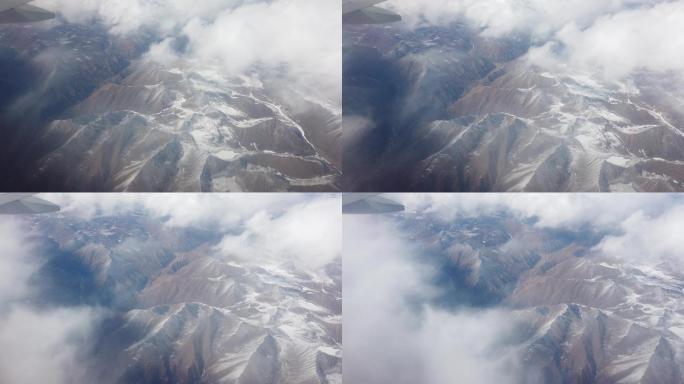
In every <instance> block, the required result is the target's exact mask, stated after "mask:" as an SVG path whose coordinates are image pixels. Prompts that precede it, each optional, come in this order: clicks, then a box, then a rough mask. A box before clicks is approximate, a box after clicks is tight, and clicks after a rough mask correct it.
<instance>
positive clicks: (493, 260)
mask: <svg viewBox="0 0 684 384" xmlns="http://www.w3.org/2000/svg"><path fill="white" fill-rule="evenodd" d="M399 227H400V228H401V231H402V233H404V234H405V235H406V236H407V239H410V240H411V241H412V242H415V241H419V243H418V244H419V249H421V253H422V256H421V258H420V260H418V261H419V262H420V263H424V264H428V265H433V266H435V268H436V271H438V272H437V273H436V274H435V276H434V281H432V284H434V285H435V287H437V288H438V289H439V292H441V293H440V295H439V296H438V297H437V298H436V299H435V302H434V304H433V305H438V306H440V307H447V308H453V309H455V310H459V309H463V308H478V309H491V308H498V309H499V310H503V311H505V313H507V319H508V320H507V321H508V322H509V323H510V324H512V325H513V328H512V329H513V331H512V334H510V335H508V334H506V335H505V336H502V338H503V339H501V340H498V341H497V343H496V345H495V348H496V349H497V351H499V352H498V353H497V354H496V355H497V356H500V359H502V360H503V361H506V362H507V364H509V365H508V366H509V369H508V372H509V374H508V376H509V377H510V378H511V382H521V383H522V382H525V383H549V382H591V383H617V382H620V383H681V382H682V381H683V380H684V365H683V364H682V361H683V360H682V353H684V333H683V330H684V275H683V274H682V273H681V272H680V270H679V268H678V267H677V265H676V264H675V263H673V262H667V261H663V260H658V259H655V258H654V259H652V260H653V261H648V260H649V257H648V255H644V259H643V261H641V262H635V261H634V260H631V259H629V258H623V257H620V256H615V255H612V256H609V255H606V254H604V253H602V252H601V251H600V248H597V247H596V245H597V244H599V242H600V241H601V239H602V238H604V236H606V235H608V234H609V233H608V232H605V231H602V230H597V229H596V228H586V227H585V228H580V229H570V228H569V229H567V230H566V229H563V230H560V229H550V228H546V229H545V228H541V227H538V226H535V225H534V222H533V221H529V220H521V219H520V218H517V217H514V216H511V215H508V214H506V213H503V212H502V213H500V214H496V215H483V216H480V217H477V218H472V217H471V218H468V217H464V218H459V219H456V220H453V221H450V222H448V223H447V222H444V221H441V220H435V219H434V217H430V216H422V215H418V216H416V215H413V216H411V217H408V218H402V219H400V222H399Z"/></svg>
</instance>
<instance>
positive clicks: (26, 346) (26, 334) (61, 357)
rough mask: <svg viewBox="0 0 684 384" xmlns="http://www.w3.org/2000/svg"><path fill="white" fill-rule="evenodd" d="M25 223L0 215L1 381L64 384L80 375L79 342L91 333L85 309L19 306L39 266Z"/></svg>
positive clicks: (89, 314) (89, 313) (91, 314)
mask: <svg viewBox="0 0 684 384" xmlns="http://www.w3.org/2000/svg"><path fill="white" fill-rule="evenodd" d="M30 233H31V231H30V229H29V228H28V227H27V226H26V223H25V222H23V221H21V220H20V219H18V218H17V217H13V216H0V348H1V349H2V350H3V357H2V359H0V382H2V383H16V384H30V383H47V384H63V383H64V384H66V383H70V382H74V377H75V376H74V375H81V374H82V373H83V371H82V369H81V367H82V366H83V364H82V362H80V361H77V355H78V343H79V341H80V340H81V338H82V337H86V335H87V334H88V333H89V332H90V326H91V325H92V324H93V321H94V312H93V311H91V310H87V309H58V310H44V311H38V310H35V309H33V308H31V307H29V306H27V305H24V304H22V303H23V302H24V301H25V300H26V299H27V298H28V297H30V294H31V288H30V285H29V282H28V280H29V278H30V277H31V275H32V274H33V273H35V272H36V271H37V269H38V268H39V267H40V260H39V258H38V254H37V252H38V248H37V247H36V245H35V244H34V241H35V239H33V238H32V237H31V236H30Z"/></svg>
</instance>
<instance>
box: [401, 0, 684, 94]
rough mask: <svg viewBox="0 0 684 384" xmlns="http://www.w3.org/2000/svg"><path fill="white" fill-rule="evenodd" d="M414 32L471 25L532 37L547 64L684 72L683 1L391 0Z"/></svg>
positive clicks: (617, 75)
mask: <svg viewBox="0 0 684 384" xmlns="http://www.w3.org/2000/svg"><path fill="white" fill-rule="evenodd" d="M390 4H391V6H393V7H394V8H395V9H396V10H397V11H398V12H400V13H402V14H403V15H404V16H405V18H406V19H407V23H408V25H409V26H411V27H416V26H422V25H445V24H448V23H451V22H454V21H457V20H458V21H464V22H467V23H469V24H470V25H472V26H473V27H474V28H477V29H479V30H480V31H481V34H482V35H483V36H485V37H503V36H506V35H510V34H513V33H522V34H529V35H530V36H531V37H532V38H533V40H534V41H535V42H536V43H537V44H539V45H540V47H537V48H533V49H532V50H531V52H530V54H529V58H530V60H531V61H532V62H533V63H535V64H538V65H541V66H545V67H548V66H553V67H554V68H555V69H558V66H566V67H567V68H569V69H570V70H571V71H578V70H579V71H589V72H599V74H601V75H604V76H605V77H606V78H607V79H608V80H621V79H622V78H624V77H627V76H629V75H631V74H633V73H635V72H637V71H641V70H646V71H653V72H658V73H663V72H668V71H676V72H678V73H682V72H683V71H684V64H683V63H682V60H681V53H680V52H682V50H684V23H682V21H683V20H684V2H682V1H679V0H675V1H673V0H609V1H595V0H458V1H452V0H431V1H415V0H392V1H391V2H390Z"/></svg>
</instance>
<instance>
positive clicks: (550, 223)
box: [397, 193, 684, 228]
mask: <svg viewBox="0 0 684 384" xmlns="http://www.w3.org/2000/svg"><path fill="white" fill-rule="evenodd" d="M397 198H399V199H401V200H402V201H403V202H404V204H405V205H406V206H407V208H408V209H409V210H411V211H415V212H419V213H425V214H431V215H434V216H435V217H436V218H439V219H441V220H453V219H455V218H456V217H457V216H467V217H474V216H479V215H482V214H491V213H494V212H496V211H500V210H503V209H506V210H509V211H510V212H511V213H514V214H517V215H519V216H520V217H524V218H537V219H538V222H537V225H538V226H541V227H565V226H578V225H583V224H592V225H595V226H597V227H604V228H611V227H615V226H618V225H619V224H620V223H621V222H622V221H623V220H625V219H627V218H628V217H630V216H631V215H632V214H633V213H634V212H637V211H643V212H645V213H648V214H660V213H662V212H664V211H666V210H667V209H669V208H670V207H671V206H672V204H682V203H684V201H682V202H680V203H675V202H676V201H678V199H677V196H676V195H667V194H661V195H644V194H622V195H615V194H534V193H527V194H405V195H397Z"/></svg>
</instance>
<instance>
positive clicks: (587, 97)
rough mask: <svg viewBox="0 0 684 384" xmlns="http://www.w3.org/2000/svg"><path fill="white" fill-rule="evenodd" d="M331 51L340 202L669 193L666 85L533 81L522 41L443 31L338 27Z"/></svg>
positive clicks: (673, 175)
mask: <svg viewBox="0 0 684 384" xmlns="http://www.w3.org/2000/svg"><path fill="white" fill-rule="evenodd" d="M345 39H346V41H345V44H346V46H345V69H344V71H345V76H344V87H345V94H344V98H345V101H344V104H345V125H347V126H348V128H349V133H348V138H347V139H346V141H345V154H346V156H345V167H344V171H345V172H344V173H345V176H344V177H345V180H346V184H347V185H348V186H349V187H350V188H352V189H355V190H394V191H473V192H476V191H517V192H521V191H530V192H532V191H568V192H571V191H585V192H590V191H644V192H648V191H681V190H682V188H683V184H682V182H683V181H684V177H683V176H682V161H683V160H684V159H683V157H682V156H683V155H682V154H684V146H683V145H684V132H683V131H682V129H683V128H682V127H683V124H684V120H683V116H682V114H681V107H682V105H684V104H683V101H682V100H683V97H682V94H681V89H679V88H678V87H677V86H676V84H678V83H676V82H674V81H672V80H673V79H668V77H667V76H665V77H663V76H660V75H657V76H656V75H654V74H648V73H640V74H637V75H634V76H631V77H629V78H628V79H622V80H607V79H603V78H601V76H598V75H594V74H588V73H584V72H580V71H579V70H578V69H573V68H571V67H569V66H566V67H558V68H553V69H550V68H542V67H540V66H539V65H536V64H534V63H533V62H531V61H530V59H529V56H528V55H525V53H526V52H528V49H529V48H531V47H533V46H534V44H533V43H532V42H531V41H530V39H529V38H525V37H524V36H518V35H513V36H511V37H507V38H489V37H482V36H481V35H479V34H478V33H477V31H473V30H472V29H471V28H469V27H467V26H465V25H462V24H456V23H452V24H450V25H447V26H432V27H422V28H417V29H415V30H412V29H400V28H391V27H382V28H376V27H372V28H351V27H349V28H347V29H345ZM371 80H372V81H371ZM347 116H349V119H348V120H347V119H346V117H347ZM345 132H346V131H345ZM369 165H370V169H368V166H369ZM406 174H408V177H407V176H406Z"/></svg>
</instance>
